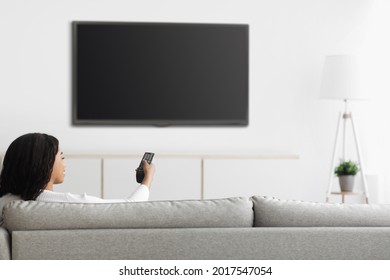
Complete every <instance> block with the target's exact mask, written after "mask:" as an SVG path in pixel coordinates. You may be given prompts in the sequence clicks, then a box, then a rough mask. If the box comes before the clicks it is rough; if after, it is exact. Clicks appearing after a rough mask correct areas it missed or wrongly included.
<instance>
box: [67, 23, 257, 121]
mask: <svg viewBox="0 0 390 280" xmlns="http://www.w3.org/2000/svg"><path fill="white" fill-rule="evenodd" d="M72 36H73V40H72V45H73V46H72V48H73V51H72V56H73V65H72V68H73V69H72V71H73V77H72V83H73V86H72V87H73V101H72V103H73V106H72V111H73V112H72V115H73V124H76V125H83V124H97V125H156V126H168V125H199V126H203V125H216V126H219V125H228V126H245V125H248V107H249V106H248V105H249V104H248V103H249V97H248V95H249V94H248V79H249V78H248V72H249V70H248V68H249V66H248V56H249V25H247V24H203V23H195V24H193V23H141V22H86V21H77V22H72Z"/></svg>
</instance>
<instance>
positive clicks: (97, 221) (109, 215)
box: [3, 197, 254, 231]
mask: <svg viewBox="0 0 390 280" xmlns="http://www.w3.org/2000/svg"><path fill="white" fill-rule="evenodd" d="M253 216H254V215H253V203H252V201H251V200H250V199H249V198H240V197H237V198H227V199H212V200H182V201H149V202H128V203H103V204H100V203H99V204H93V203H88V204H87V203H60V202H38V201H14V202H11V203H9V204H8V205H6V206H5V208H4V211H3V217H4V226H5V227H6V228H7V229H8V230H10V231H14V230H36V229H42V230H50V229H97V228H98V229H102V228H105V229H107V228H117V229H118V228H205V227H253Z"/></svg>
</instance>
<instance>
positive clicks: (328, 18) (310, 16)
mask: <svg viewBox="0 0 390 280" xmlns="http://www.w3.org/2000/svg"><path fill="white" fill-rule="evenodd" d="M385 8H386V9H389V5H388V4H387V3H386V1H377V3H375V2H374V1H370V0H316V1H313V0H296V1H291V0H276V1H267V0H214V1H210V0H187V1H182V0H169V1H160V0H106V1H102V0H101V1H97V0H68V1H53V0H35V1H28V0H18V1H11V0H9V1H5V0H0V38H1V39H0V40H1V41H0V42H1V43H0V153H3V152H4V151H5V150H6V148H7V147H8V145H9V144H10V142H11V141H12V140H13V139H14V138H16V137H17V136H19V135H21V134H23V133H27V132H34V131H38V132H46V133H49V134H53V135H55V136H57V138H59V139H60V141H61V145H62V149H63V150H64V151H65V152H68V153H75V152H83V153H84V152H98V153H107V152H110V153H117V152H128V153H130V152H139V151H144V150H153V151H155V152H157V153H158V152H170V153H172V152H180V153H197V152H199V153H210V152H213V153H214V152H217V153H250V152H253V153H291V154H299V155H300V160H299V161H297V164H299V165H300V170H301V173H302V174H301V176H302V178H304V179H303V181H304V184H303V185H300V186H288V187H286V190H285V191H286V193H287V194H288V195H286V196H288V197H292V198H299V199H311V200H323V199H324V194H325V190H326V185H327V184H326V183H327V176H328V173H329V169H330V160H331V152H332V145H333V138H334V133H335V128H336V118H337V112H338V111H339V110H340V109H342V104H338V103H337V102H332V101H321V100H319V99H318V89H319V84H320V79H321V70H322V63H323V59H324V56H325V55H327V54H336V53H357V54H364V55H365V56H366V57H370V53H371V51H372V50H373V49H375V52H374V54H375V55H376V58H377V57H378V54H379V53H384V54H385V53H386V49H388V48H381V49H379V50H378V49H376V45H375V42H377V41H380V40H383V36H386V35H385V34H389V32H388V30H387V33H385V32H386V30H385V28H386V27H383V26H382V24H379V23H381V22H380V19H383V18H385V15H386V13H383V12H382V13H381V11H383V10H384V9H385ZM373 14H374V15H373ZM387 14H388V13H387ZM378 15H379V16H378ZM372 19H375V20H376V21H373V20H372ZM378 19H379V20H378ZM73 20H94V21H99V20H102V21H103V20H104V21H111V20H112V21H153V22H209V23H213V22H216V23H248V24H249V25H250V86H249V88H250V125H249V126H248V127H246V128H182V127H181V128H175V127H171V128H170V127H168V128H155V127H74V126H72V125H71V29H70V22H71V21H73ZM378 26H381V28H382V29H384V30H383V32H382V33H380V32H379V33H378V32H373V28H374V29H375V30H376V31H377V29H378ZM387 26H389V25H387ZM381 38H382V39H381ZM382 43H383V42H382ZM384 43H387V44H388V42H384ZM385 55H386V54H385ZM387 59H388V57H387ZM368 61H370V60H368ZM376 63H379V64H380V63H381V60H379V59H377V60H376ZM377 70H378V68H377ZM380 71H381V73H383V72H384V71H386V69H384V68H383V67H382V68H381V69H380ZM387 104H388V100H387V103H385V102H383V100H382V101H381V102H377V101H373V102H371V103H370V104H369V105H367V103H363V102H362V103H360V104H356V105H355V104H353V105H352V106H351V107H352V109H353V110H355V111H356V114H357V116H356V119H357V122H358V123H359V130H360V133H361V134H363V135H364V136H363V137H362V138H363V139H362V149H363V151H364V152H363V153H364V158H365V160H367V164H366V165H367V167H368V169H370V172H372V173H375V174H378V176H380V178H382V177H383V178H385V174H386V171H387V170H385V168H383V167H382V164H381V163H383V162H381V160H383V158H386V157H388V155H389V153H390V150H389V149H388V148H387V149H386V150H385V153H384V150H383V149H384V147H386V145H385V141H378V139H382V138H383V139H388V140H389V138H390V134H389V133H385V132H384V130H385V127H383V129H379V128H378V126H375V127H376V128H374V127H373V126H372V124H373V122H374V121H378V118H381V117H382V119H381V120H380V121H381V122H382V124H384V125H385V124H388V123H389V121H390V116H389V114H386V115H382V114H381V111H379V110H383V109H384V108H386V105H387ZM367 112H370V114H368V113H367ZM387 127H388V126H387ZM387 127H386V129H387ZM226 139H228V141H227V140H226ZM280 172H283V170H281V171H280ZM278 173H279V172H278ZM384 180H385V179H384ZM386 180H387V179H386ZM386 180H385V181H386ZM388 181H390V180H388ZM388 183H390V182H387V183H386V182H385V185H386V184H388ZM388 195H390V193H389V194H388ZM387 200H388V201H390V198H388V199H387Z"/></svg>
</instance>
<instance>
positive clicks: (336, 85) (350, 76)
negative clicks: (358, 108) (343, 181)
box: [320, 55, 368, 203]
mask: <svg viewBox="0 0 390 280" xmlns="http://www.w3.org/2000/svg"><path fill="white" fill-rule="evenodd" d="M320 97H321V98H324V99H338V100H342V101H344V104H345V107H344V112H343V113H341V112H340V114H339V118H338V123H337V130H336V137H335V142H334V148H333V156H332V166H331V170H330V176H329V185H328V190H327V195H326V201H327V202H329V199H330V196H331V194H332V186H333V179H334V170H335V167H336V156H337V154H338V147H339V144H340V141H339V138H340V134H341V129H340V127H341V125H343V129H342V134H343V139H342V157H341V160H342V161H345V160H346V143H347V133H346V128H347V125H348V123H351V125H352V131H353V136H354V142H355V147H356V152H357V157H358V164H359V166H360V174H361V177H362V182H363V188H364V193H363V194H364V196H365V202H366V203H368V187H367V180H366V176H365V167H364V164H363V159H362V154H361V149H360V144H359V138H358V134H357V131H356V126H355V122H354V119H353V116H352V113H351V111H350V110H349V109H348V102H349V101H351V100H357V99H364V98H363V96H362V95H361V92H360V87H359V68H358V61H357V57H355V56H352V55H331V56H327V57H326V58H325V64H324V70H323V77H322V85H321V94H320ZM342 195H343V198H344V194H342Z"/></svg>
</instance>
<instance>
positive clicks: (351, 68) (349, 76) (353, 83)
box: [320, 55, 365, 100]
mask: <svg viewBox="0 0 390 280" xmlns="http://www.w3.org/2000/svg"><path fill="white" fill-rule="evenodd" d="M359 74H360V70H359V65H358V59H357V57H356V56H354V55H330V56H326V57H325V63H324V69H323V74H322V84H321V92H320V98H324V99H342V100H351V99H365V98H364V97H363V96H362V91H361V88H360V77H359Z"/></svg>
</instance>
